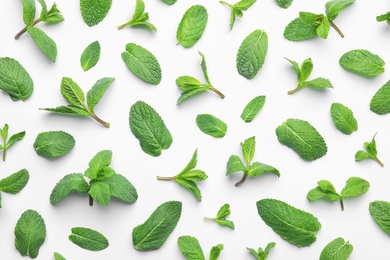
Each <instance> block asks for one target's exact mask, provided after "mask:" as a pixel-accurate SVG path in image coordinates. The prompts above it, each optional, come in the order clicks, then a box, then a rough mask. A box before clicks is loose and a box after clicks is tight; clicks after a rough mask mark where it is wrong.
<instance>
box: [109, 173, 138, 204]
mask: <svg viewBox="0 0 390 260" xmlns="http://www.w3.org/2000/svg"><path fill="white" fill-rule="evenodd" d="M102 182H105V183H107V184H108V185H109V188H110V195H111V196H112V197H116V198H118V199H120V200H123V201H125V202H127V203H133V202H135V201H136V200H137V199H138V194H137V190H136V189H135V187H134V186H133V185H132V184H131V183H130V182H129V181H128V180H127V179H126V178H125V177H124V176H122V175H120V174H114V175H112V176H111V177H109V178H107V179H104V180H102Z"/></svg>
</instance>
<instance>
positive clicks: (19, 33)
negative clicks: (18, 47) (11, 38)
mask: <svg viewBox="0 0 390 260" xmlns="http://www.w3.org/2000/svg"><path fill="white" fill-rule="evenodd" d="M40 21H41V20H40V19H36V20H35V21H34V22H32V23H30V24H29V25H26V27H24V28H23V29H22V30H21V31H20V32H18V33H17V34H16V35H15V40H17V39H19V38H20V36H22V35H23V34H24V33H25V32H27V27H29V26H31V27H32V26H34V25H36V24H37V23H39V22H40Z"/></svg>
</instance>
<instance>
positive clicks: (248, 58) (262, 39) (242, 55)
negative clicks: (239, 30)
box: [236, 30, 268, 79]
mask: <svg viewBox="0 0 390 260" xmlns="http://www.w3.org/2000/svg"><path fill="white" fill-rule="evenodd" d="M267 51H268V36H267V33H266V32H265V31H262V30H255V31H253V32H252V33H251V34H249V35H248V36H247V37H246V38H245V39H244V41H243V42H242V43H241V45H240V48H239V49H238V52H237V57H236V67H237V71H238V74H240V75H241V76H243V77H244V78H247V79H252V78H253V77H255V76H256V75H257V73H258V72H259V70H260V68H261V67H262V66H263V64H264V61H265V57H266V56H267Z"/></svg>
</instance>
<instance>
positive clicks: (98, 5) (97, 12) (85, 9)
mask: <svg viewBox="0 0 390 260" xmlns="http://www.w3.org/2000/svg"><path fill="white" fill-rule="evenodd" d="M111 4H112V0H80V11H81V16H82V17H83V20H84V22H85V23H86V24H87V25H88V26H90V27H91V26H95V25H97V24H98V23H100V22H101V21H103V19H104V18H105V17H106V15H107V13H108V11H109V10H110V8H111Z"/></svg>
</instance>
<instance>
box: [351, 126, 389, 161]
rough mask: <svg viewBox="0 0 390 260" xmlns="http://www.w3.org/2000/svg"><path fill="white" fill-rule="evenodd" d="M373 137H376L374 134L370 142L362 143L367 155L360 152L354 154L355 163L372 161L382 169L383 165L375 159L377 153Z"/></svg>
mask: <svg viewBox="0 0 390 260" xmlns="http://www.w3.org/2000/svg"><path fill="white" fill-rule="evenodd" d="M375 136H376V134H375V135H374V137H372V140H371V142H365V143H364V148H365V149H366V151H367V153H366V152H364V151H362V150H359V151H357V152H356V154H355V161H362V160H365V159H373V160H375V161H376V162H377V163H378V164H379V165H380V166H382V167H383V166H384V164H383V163H382V162H381V161H380V160H379V158H378V157H377V155H378V152H377V149H376V141H375Z"/></svg>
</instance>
